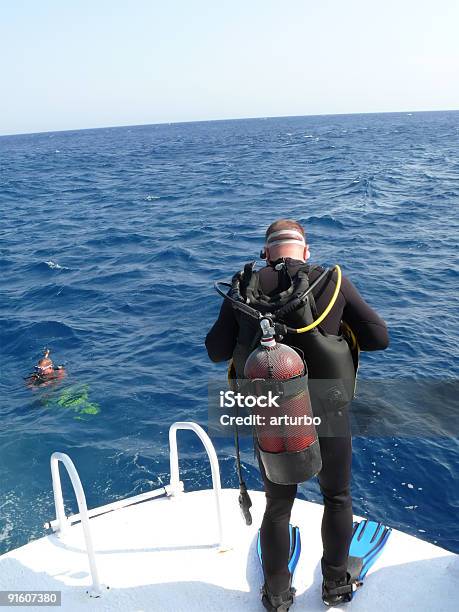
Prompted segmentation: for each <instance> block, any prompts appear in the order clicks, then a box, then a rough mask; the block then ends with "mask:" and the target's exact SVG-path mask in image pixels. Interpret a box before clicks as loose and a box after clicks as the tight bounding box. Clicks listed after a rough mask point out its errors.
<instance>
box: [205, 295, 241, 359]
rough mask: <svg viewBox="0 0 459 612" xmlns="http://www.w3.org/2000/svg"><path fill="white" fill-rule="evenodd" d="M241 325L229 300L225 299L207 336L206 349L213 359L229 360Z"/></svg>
mask: <svg viewBox="0 0 459 612" xmlns="http://www.w3.org/2000/svg"><path fill="white" fill-rule="evenodd" d="M238 330H239V326H238V323H237V320H236V317H235V316H234V310H233V307H232V306H231V304H230V303H229V302H228V300H223V303H222V305H221V308H220V313H219V315H218V319H217V320H216V321H215V323H214V324H213V326H212V329H211V330H210V331H209V333H208V334H207V336H206V349H207V354H208V355H209V357H210V359H211V360H212V361H215V362H216V363H217V362H219V361H227V360H228V359H231V357H232V356H233V351H234V347H235V346H236V340H237V335H238Z"/></svg>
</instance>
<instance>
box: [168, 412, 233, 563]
mask: <svg viewBox="0 0 459 612" xmlns="http://www.w3.org/2000/svg"><path fill="white" fill-rule="evenodd" d="M179 429H190V430H191V431H194V433H195V434H196V435H197V436H198V437H199V438H200V440H201V442H202V443H203V445H204V448H205V449H206V452H207V456H208V457H209V461H210V469H211V473H212V487H213V490H214V494H215V507H216V510H217V522H218V540H219V550H220V551H223V550H226V546H225V540H224V533H223V520H222V511H221V489H222V487H221V482H220V468H219V466H218V458H217V453H216V452H215V448H214V445H213V444H212V441H211V439H210V438H209V436H208V435H207V434H206V432H205V431H204V429H203V428H202V427H201V426H200V425H198V424H197V423H193V422H192V421H177V422H176V423H173V424H172V425H171V426H170V428H169V454H170V465H171V480H170V485H169V486H170V488H171V489H172V491H173V492H175V491H179V490H180V489H181V490H183V483H182V482H181V481H180V475H179V464H178V450H177V430H179Z"/></svg>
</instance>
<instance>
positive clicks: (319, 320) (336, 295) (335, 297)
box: [287, 264, 342, 334]
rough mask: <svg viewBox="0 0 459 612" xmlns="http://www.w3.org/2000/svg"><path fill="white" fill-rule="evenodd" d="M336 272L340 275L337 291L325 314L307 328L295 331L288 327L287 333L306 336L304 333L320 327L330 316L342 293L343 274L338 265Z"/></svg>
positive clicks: (337, 281)
mask: <svg viewBox="0 0 459 612" xmlns="http://www.w3.org/2000/svg"><path fill="white" fill-rule="evenodd" d="M335 270H336V272H337V274H338V278H337V279H336V287H335V291H334V292H333V295H332V298H331V300H330V302H329V304H328V306H327V307H326V308H325V310H324V311H323V313H322V314H321V315H320V317H319V318H318V319H316V320H315V321H313V322H312V323H310V324H309V325H306V327H300V328H298V329H295V328H292V327H287V331H288V332H289V333H294V334H304V333H306V332H308V331H311V330H312V329H314V328H315V327H317V326H318V325H320V324H321V323H322V321H323V320H324V319H325V317H326V316H327V315H328V313H329V312H330V310H331V309H332V308H333V306H334V305H335V302H336V300H337V299H338V295H339V292H340V289H341V280H342V274H341V268H340V267H339V266H338V264H336V266H335Z"/></svg>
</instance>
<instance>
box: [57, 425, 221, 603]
mask: <svg viewBox="0 0 459 612" xmlns="http://www.w3.org/2000/svg"><path fill="white" fill-rule="evenodd" d="M179 429H188V430H191V431H194V433H195V434H196V435H197V436H198V437H199V438H200V440H201V442H202V443H203V445H204V448H205V450H206V452H207V456H208V457H209V461H210V469H211V473H212V487H213V490H214V494H215V507H216V511H217V523H218V540H219V550H220V551H223V550H226V547H225V543H224V542H225V539H224V529H223V520H222V511H221V507H222V505H221V481H220V468H219V465H218V458H217V454H216V452H215V448H214V445H213V444H212V441H211V439H210V438H209V436H208V435H207V434H206V432H205V431H204V429H203V428H202V427H201V426H200V425H198V424H197V423H193V422H192V421H178V422H176V423H173V424H172V425H171V426H170V428H169V458H170V469H171V478H170V483H169V484H168V485H165V486H164V487H160V488H159V489H154V490H153V491H147V492H146V493H141V494H140V495H134V496H132V497H128V498H126V499H120V500H118V501H116V502H112V503H110V504H106V505H105V506H99V507H98V508H93V509H91V510H88V506H87V504H86V496H85V494H84V490H83V485H82V484H81V480H80V477H79V475H78V472H77V470H76V467H75V465H74V463H73V461H72V460H71V459H70V457H69V456H68V455H66V454H65V453H53V454H52V455H51V477H52V481H53V494H54V505H55V508H56V519H55V520H53V521H49V522H48V523H45V527H49V528H51V529H53V530H54V531H56V532H58V534H59V535H60V536H63V535H64V534H65V533H66V531H67V530H68V528H69V527H70V526H71V525H72V524H73V523H77V522H79V521H81V525H82V528H83V534H84V540H85V545H86V552H87V554H88V561H89V569H90V572H91V578H92V587H91V589H90V590H89V594H90V595H91V596H92V597H100V596H101V594H102V587H101V584H100V581H99V575H98V571H97V565H96V558H95V553H94V546H93V543H92V536H91V529H90V526H89V519H90V518H91V517H94V516H99V515H101V514H105V513H107V512H112V511H114V510H119V509H120V508H124V507H126V506H131V505H133V504H137V503H139V502H143V501H146V500H148V499H153V498H155V497H160V496H162V495H167V496H177V495H179V494H180V493H182V492H183V482H182V481H181V480H180V472H179V463H178V449H177V431H178V430H179ZM59 463H62V464H63V465H64V466H65V468H66V470H67V473H68V475H69V477H70V480H71V483H72V486H73V490H74V492H75V496H76V500H77V504H78V510H79V512H78V514H73V515H71V516H69V517H67V516H66V514H65V509H64V500H63V497H62V485H61V478H60V474H59Z"/></svg>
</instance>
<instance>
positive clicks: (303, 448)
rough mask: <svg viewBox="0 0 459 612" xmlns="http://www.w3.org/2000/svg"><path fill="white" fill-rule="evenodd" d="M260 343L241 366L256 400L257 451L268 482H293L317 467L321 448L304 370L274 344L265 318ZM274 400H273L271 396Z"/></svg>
mask: <svg viewBox="0 0 459 612" xmlns="http://www.w3.org/2000/svg"><path fill="white" fill-rule="evenodd" d="M260 324H261V328H262V332H263V335H262V338H261V341H260V345H259V346H258V347H257V348H256V349H254V350H253V351H252V353H251V354H250V355H249V357H248V358H247V361H246V363H245V367H244V377H245V378H246V379H248V380H250V381H252V384H251V388H252V389H253V390H254V395H256V396H257V403H255V405H254V407H253V408H251V410H252V412H253V413H254V414H256V415H257V419H258V423H259V424H257V425H256V427H255V429H256V439H257V443H258V444H257V445H258V452H259V455H260V459H261V461H262V463H263V467H264V469H265V472H266V475H267V477H268V479H269V480H271V481H272V482H275V483H277V484H298V483H300V482H304V481H306V480H309V479H310V478H312V477H313V476H315V475H316V474H317V473H318V472H319V471H320V469H321V467H322V461H321V456H320V446H319V440H318V437H317V432H316V428H315V425H314V422H315V420H314V415H313V412H312V408H311V401H310V397H309V392H308V387H307V380H308V378H307V369H306V365H305V363H304V361H303V359H302V357H301V356H300V355H299V353H298V352H297V351H296V350H295V349H293V348H291V347H290V346H287V345H286V344H281V343H279V342H276V341H275V339H274V329H273V327H271V324H270V321H269V320H268V319H262V320H261V322H260ZM273 398H276V399H274V400H273Z"/></svg>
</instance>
